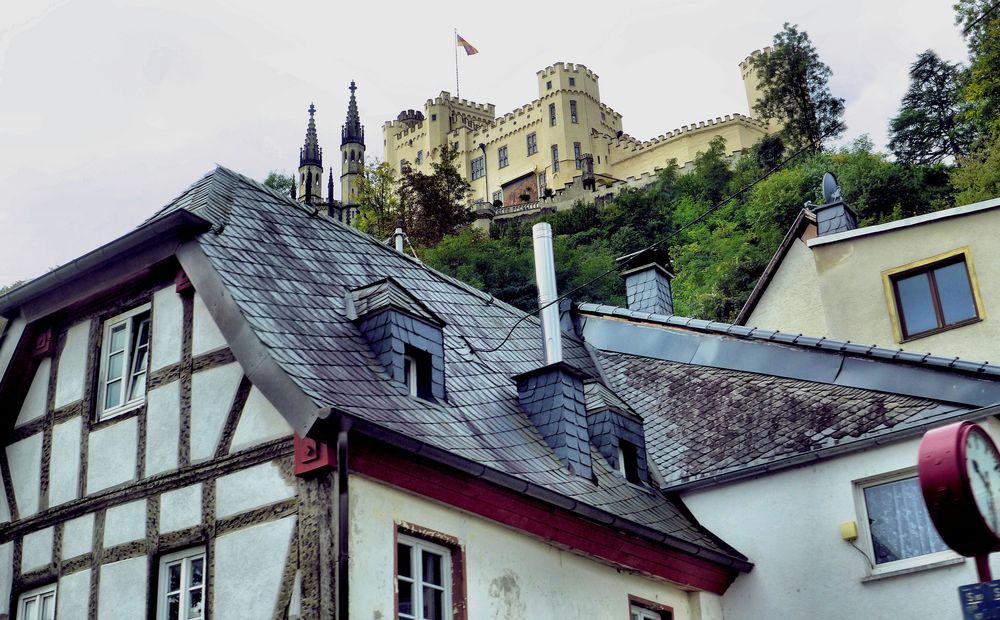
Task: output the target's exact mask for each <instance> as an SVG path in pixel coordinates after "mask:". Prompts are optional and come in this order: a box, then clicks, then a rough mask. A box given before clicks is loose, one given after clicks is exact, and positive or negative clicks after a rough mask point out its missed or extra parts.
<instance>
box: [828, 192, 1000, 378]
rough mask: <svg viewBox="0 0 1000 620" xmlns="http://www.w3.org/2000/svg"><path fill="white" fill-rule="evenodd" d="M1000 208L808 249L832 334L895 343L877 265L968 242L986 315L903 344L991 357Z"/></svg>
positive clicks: (999, 282) (999, 289) (996, 327)
mask: <svg viewBox="0 0 1000 620" xmlns="http://www.w3.org/2000/svg"><path fill="white" fill-rule="evenodd" d="M998 233H1000V210H998V209H990V210H988V211H981V212H979V213H975V214H972V215H967V216H964V217H957V218H950V219H944V220H938V221H936V222H934V223H930V224H925V225H919V226H911V227H908V228H901V229H897V230H894V231H891V232H885V233H881V234H875V235H869V236H865V237H858V238H855V239H850V240H845V241H840V242H837V243H831V244H827V245H817V246H814V247H813V248H812V251H813V253H814V255H815V261H816V268H817V271H818V272H819V273H820V275H821V278H820V282H821V290H822V295H823V301H824V304H825V305H826V313H827V319H826V320H827V323H828V324H829V326H830V331H831V333H830V334H829V335H830V336H831V337H836V338H849V339H851V340H854V341H856V342H866V343H878V344H880V345H883V346H893V345H894V344H895V342H896V340H895V335H894V334H893V330H892V322H891V320H890V318H889V308H888V303H887V301H886V297H885V288H884V286H883V283H882V271H884V270H886V269H892V268H895V267H900V266H902V265H907V264H909V263H912V262H914V261H918V260H922V259H925V258H930V257H932V256H936V255H938V254H942V253H944V252H949V251H951V250H956V249H958V248H961V247H965V246H968V247H969V249H970V251H971V253H972V263H973V265H974V267H975V270H976V276H977V280H978V281H979V287H980V292H981V293H982V297H983V305H984V306H985V312H986V319H985V320H984V321H982V322H980V323H974V324H972V325H967V326H965V327H960V328H957V329H952V330H948V331H944V332H941V333H939V334H935V335H933V336H926V337H923V338H919V339H916V340H912V341H910V342H906V343H904V344H903V345H902V347H903V348H904V349H908V350H913V351H931V352H933V353H934V354H935V355H946V356H948V355H958V356H961V357H963V358H966V359H970V360H990V361H995V360H996V357H997V344H996V343H997V340H998V338H1000V323H998V322H997V319H996V316H997V313H998V312H1000V244H998V243H997V235H998Z"/></svg>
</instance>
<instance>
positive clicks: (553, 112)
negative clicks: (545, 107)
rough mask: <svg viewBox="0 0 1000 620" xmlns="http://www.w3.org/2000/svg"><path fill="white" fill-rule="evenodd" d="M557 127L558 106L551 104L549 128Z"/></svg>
mask: <svg viewBox="0 0 1000 620" xmlns="http://www.w3.org/2000/svg"><path fill="white" fill-rule="evenodd" d="M555 126H556V104H554V103H550V104H549V127H555Z"/></svg>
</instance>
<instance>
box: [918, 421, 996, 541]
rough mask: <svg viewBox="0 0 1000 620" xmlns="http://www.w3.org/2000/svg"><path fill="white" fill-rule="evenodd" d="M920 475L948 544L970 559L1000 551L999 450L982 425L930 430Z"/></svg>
mask: <svg viewBox="0 0 1000 620" xmlns="http://www.w3.org/2000/svg"><path fill="white" fill-rule="evenodd" d="M917 473H918V475H919V477H920V489H921V491H922V492H923V495H924V502H925V503H926V504H927V511H928V513H930V517H931V521H932V522H933V523H934V527H936V528H937V531H938V534H940V535H941V539H942V540H943V541H944V542H945V544H947V545H948V546H949V547H951V548H952V549H954V550H955V551H956V552H958V553H960V554H962V555H964V556H969V557H973V556H975V557H984V556H986V555H987V554H989V553H992V552H994V551H1000V451H998V450H997V447H996V444H994V443H993V440H992V439H991V438H990V436H989V435H988V434H987V433H986V431H985V430H984V429H983V428H982V427H981V426H979V425H978V424H975V423H973V422H958V423H955V424H950V425H948V426H945V427H942V428H938V429H934V430H932V431H928V432H927V433H926V434H925V435H924V438H923V440H922V441H921V442H920V449H919V456H918V461H917Z"/></svg>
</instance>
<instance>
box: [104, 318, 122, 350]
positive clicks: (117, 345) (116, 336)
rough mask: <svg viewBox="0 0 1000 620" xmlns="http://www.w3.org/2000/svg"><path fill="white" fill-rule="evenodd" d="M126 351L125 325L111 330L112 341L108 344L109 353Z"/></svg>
mask: <svg viewBox="0 0 1000 620" xmlns="http://www.w3.org/2000/svg"><path fill="white" fill-rule="evenodd" d="M124 350H125V324H124V323H122V324H121V325H118V326H116V327H113V328H111V340H110V342H109V343H108V353H116V352H118V351H124Z"/></svg>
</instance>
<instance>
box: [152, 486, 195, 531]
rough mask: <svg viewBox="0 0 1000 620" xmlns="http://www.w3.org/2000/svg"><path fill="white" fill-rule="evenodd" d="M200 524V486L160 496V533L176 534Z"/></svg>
mask: <svg viewBox="0 0 1000 620" xmlns="http://www.w3.org/2000/svg"><path fill="white" fill-rule="evenodd" d="M200 524H201V484H193V485H191V486H189V487H183V488H180V489H176V490H173V491H167V492H166V493H164V494H163V495H161V496H160V533H161V534H165V533H167V532H176V531H177V530H183V529H185V528H189V527H194V526H196V525H200Z"/></svg>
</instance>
